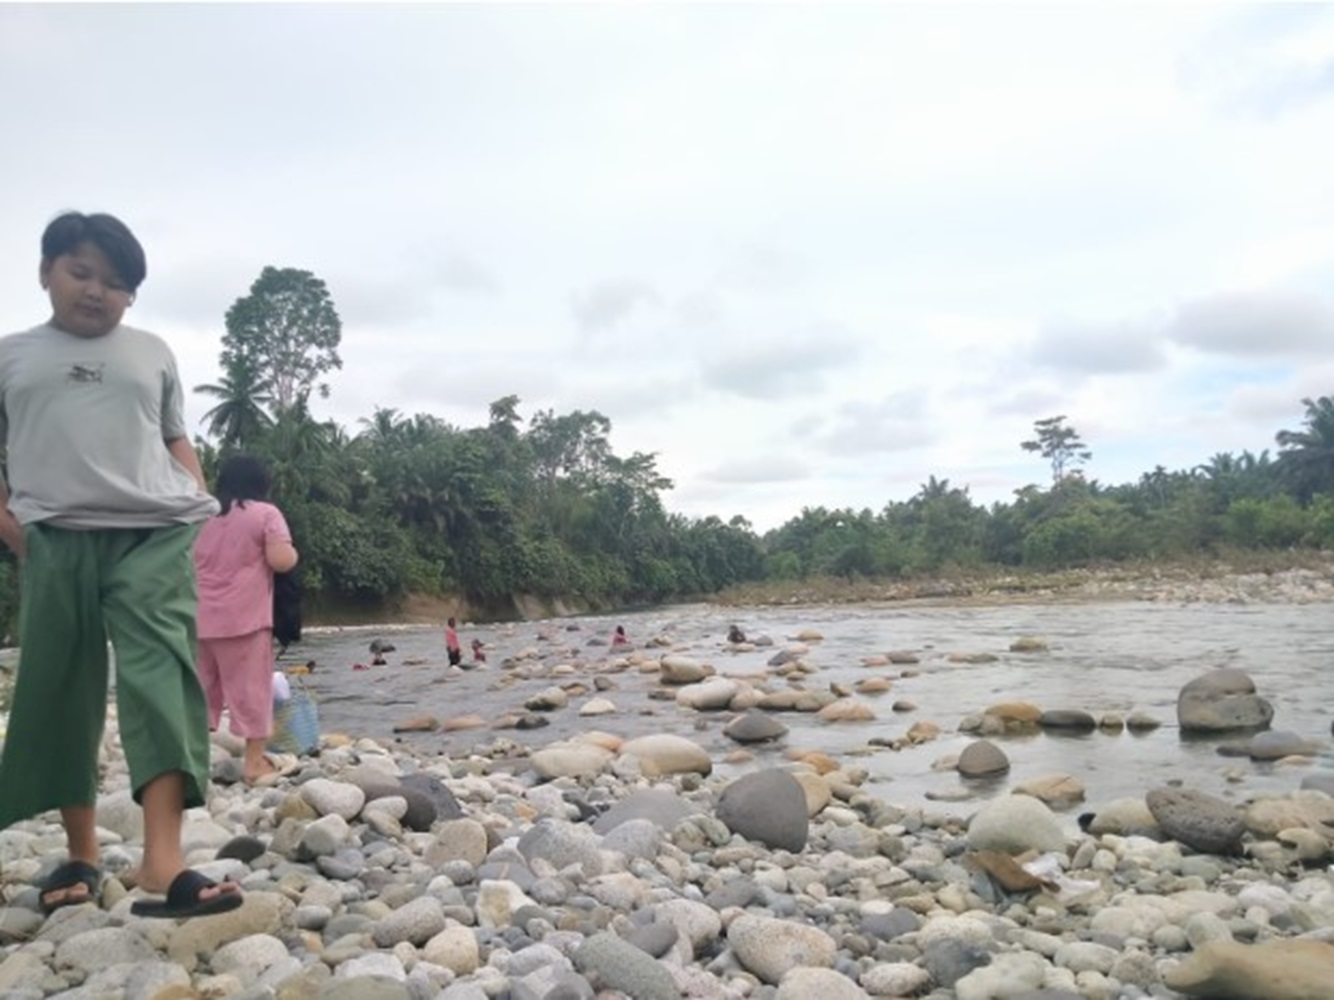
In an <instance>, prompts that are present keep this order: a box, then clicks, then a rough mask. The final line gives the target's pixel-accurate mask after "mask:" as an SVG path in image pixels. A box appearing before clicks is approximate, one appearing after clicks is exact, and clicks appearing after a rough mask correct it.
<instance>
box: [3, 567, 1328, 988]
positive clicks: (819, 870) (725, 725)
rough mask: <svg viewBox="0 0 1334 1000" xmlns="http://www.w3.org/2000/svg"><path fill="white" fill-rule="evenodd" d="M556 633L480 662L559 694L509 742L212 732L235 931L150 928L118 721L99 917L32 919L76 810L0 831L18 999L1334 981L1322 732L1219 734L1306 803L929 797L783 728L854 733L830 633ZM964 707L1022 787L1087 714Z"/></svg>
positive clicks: (1240, 691) (205, 925)
mask: <svg viewBox="0 0 1334 1000" xmlns="http://www.w3.org/2000/svg"><path fill="white" fill-rule="evenodd" d="M1282 584H1283V581H1278V582H1277V583H1276V586H1281V585H1282ZM794 616H796V617H799V612H795V613H794ZM544 628H545V629H546V632H547V634H548V635H550V637H551V638H552V639H553V641H554V639H555V638H556V636H554V634H553V633H554V632H555V631H556V630H557V629H558V627H557V626H538V625H534V626H533V630H534V632H535V633H536V634H537V635H538V636H539V641H538V644H537V645H538V655H537V656H535V657H530V656H525V657H506V658H504V659H500V658H497V659H496V661H495V662H492V663H491V664H489V665H488V666H487V668H486V669H487V670H489V671H490V672H491V675H492V676H493V677H494V678H497V679H503V678H504V677H505V676H506V675H507V674H513V673H515V672H516V671H518V672H523V671H527V672H529V673H530V674H536V675H538V676H539V678H540V680H541V681H542V685H543V686H542V689H541V691H539V692H538V694H540V695H542V698H537V696H536V695H527V696H525V699H524V700H523V702H522V703H521V704H520V705H517V706H516V712H515V713H514V718H513V719H510V720H507V723H508V724H507V725H505V726H504V727H502V728H497V727H496V725H495V723H497V721H498V720H497V719H494V718H492V719H484V720H482V723H481V724H478V723H476V722H475V721H472V722H468V723H467V724H466V725H467V726H468V727H469V729H468V734H469V738H468V739H467V740H452V741H450V742H448V743H447V744H436V745H434V746H433V747H431V748H429V749H428V748H427V746H426V745H425V744H423V743H420V742H417V741H413V740H404V741H400V740H396V739H393V738H387V737H383V736H382V737H380V738H370V737H368V736H366V735H365V734H364V733H357V732H350V731H333V730H328V731H326V732H324V734H323V739H322V745H321V747H320V748H319V750H318V752H317V753H315V754H311V755H307V756H304V757H302V758H301V759H300V760H299V761H297V762H295V763H294V765H293V766H292V767H291V768H290V773H288V774H286V775H284V776H283V777H281V778H279V779H278V780H277V781H276V782H275V783H273V784H272V785H270V786H266V787H249V786H247V785H245V784H244V783H242V782H240V781H239V778H240V765H239V758H238V754H239V750H240V747H239V746H238V745H237V744H236V742H235V741H234V740H233V739H231V738H230V737H228V736H227V735H226V734H225V733H220V734H217V735H216V736H215V740H214V748H213V754H214V759H213V771H214V783H213V786H212V789H211V795H210V800H209V803H208V805H207V807H205V808H201V809H197V810H193V811H192V812H191V813H190V814H189V815H188V817H187V824H186V830H185V842H186V845H187V850H188V856H189V860H190V862H191V863H192V864H193V865H194V866H195V867H197V868H198V869H199V870H201V871H203V872H204V873H206V874H208V875H210V876H212V877H213V878H218V879H221V878H231V879H234V880H236V881H238V882H239V883H241V885H242V886H243V888H244V890H245V903H244V905H243V906H242V907H241V908H240V909H238V910H235V911H233V912H231V913H227V914H223V915H219V916H213V917H207V918H199V919H194V920H186V921H180V922H175V921H167V920H161V919H151V918H140V917H136V916H133V915H131V913H130V905H131V903H132V902H133V900H134V899H136V898H139V896H140V892H139V890H138V889H137V888H136V887H135V884H134V870H135V867H136V865H137V863H138V859H139V854H140V850H141V844H142V823H141V819H140V814H139V810H138V808H137V806H135V805H134V804H133V802H132V801H131V799H130V794H129V790H128V775H127V773H126V769H125V766H124V761H123V759H122V757H121V756H120V752H119V746H118V741H117V736H116V728H115V724H114V722H115V720H114V713H113V716H112V719H111V720H110V724H109V727H108V734H107V737H106V742H105V747H104V754H103V763H104V776H103V789H104V792H103V795H102V799H101V801H100V802H99V827H100V838H101V842H102V847H103V870H104V873H105V881H104V884H103V887H102V891H101V896H100V899H99V901H98V902H97V903H96V904H92V903H89V904H83V905H79V906H71V907H66V908H64V909H61V910H57V911H56V912H54V913H53V914H51V915H50V916H49V917H43V915H42V914H41V912H40V908H39V906H38V893H37V890H36V889H35V888H34V883H36V882H38V881H39V880H40V879H41V878H42V877H43V875H44V874H45V873H47V872H49V871H50V870H51V869H52V868H54V867H55V865H56V864H58V863H59V862H60V861H61V860H63V857H64V854H63V850H64V842H63V835H62V833H61V830H60V827H59V824H58V823H57V822H55V817H54V815H48V816H44V817H40V818H38V819H36V820H32V821H28V822H24V823H20V824H17V825H15V826H13V827H11V828H9V829H7V830H4V831H0V997H5V998H14V1000H40V998H46V997H61V998H66V1000H104V998H105V1000H186V998H222V997H240V998H254V1000H261V998H282V1000H306V998H310V1000H315V998H326V997H327V998H343V1000H363V998H364V1000H380V998H383V1000H406V998H411V1000H483V998H490V1000H576V998H584V1000H587V998H598V1000H618V998H631V1000H674V998H685V997H691V998H717V1000H732V998H742V997H752V998H759V1000H810V998H820V1000H843V998H864V997H886V998H895V997H901V998H909V997H918V998H921V997H926V998H932V1000H947V998H958V1000H1075V998H1088V1000H1114V998H1126V1000H1133V998H1143V997H1162V998H1174V997H1188V996H1195V997H1209V998H1214V1000H1330V998H1331V997H1334V871H1332V869H1331V865H1332V864H1334V848H1332V847H1331V842H1332V841H1334V799H1332V798H1331V797H1330V794H1329V792H1330V791H1332V790H1334V787H1331V786H1332V785H1334V768H1331V767H1330V766H1329V758H1328V741H1327V740H1319V739H1316V738H1314V735H1313V734H1311V733H1297V734H1293V733H1287V732H1284V731H1283V730H1282V726H1281V723H1282V721H1283V720H1282V718H1281V717H1280V718H1278V719H1275V720H1273V722H1272V725H1266V726H1263V727H1251V728H1248V730H1247V733H1246V735H1245V738H1244V739H1242V738H1240V737H1235V738H1234V737H1233V736H1232V735H1231V734H1229V736H1228V737H1227V739H1226V740H1224V738H1223V737H1221V736H1220V737H1219V742H1220V743H1223V742H1227V743H1228V745H1229V746H1232V747H1234V749H1235V752H1236V753H1238V754H1240V755H1246V754H1249V755H1251V757H1252V759H1259V758H1263V759H1265V760H1267V761H1273V762H1275V764H1276V766H1279V767H1290V768H1291V769H1292V770H1291V774H1292V775H1293V777H1292V780H1291V781H1290V782H1289V783H1288V786H1289V790H1286V791H1281V792H1280V791H1275V790H1274V789H1273V787H1272V784H1271V785H1270V786H1267V787H1265V788H1264V789H1262V790H1251V789H1248V788H1247V785H1246V781H1245V779H1244V776H1243V777H1242V778H1241V779H1239V780H1238V782H1237V783H1236V787H1235V793H1234V794H1231V795H1229V796H1228V797H1226V798H1224V797H1221V796H1219V795H1217V794H1214V793H1213V790H1208V791H1206V790H1202V789H1201V788H1200V787H1196V786H1195V785H1194V784H1193V783H1192V781H1191V780H1190V777H1189V773H1188V772H1187V773H1186V774H1185V775H1184V776H1183V777H1179V778H1177V779H1174V780H1171V781H1166V782H1164V783H1163V784H1162V785H1161V786H1156V787H1146V788H1144V789H1143V790H1142V793H1139V794H1134V795H1123V796H1119V797H1117V798H1114V799H1097V798H1089V799H1087V800H1086V799H1085V798H1084V797H1083V795H1082V791H1081V792H1080V793H1078V794H1076V791H1075V789H1074V787H1073V786H1072V785H1071V784H1070V783H1068V782H1064V781H1061V780H1055V779H1057V778H1063V779H1069V780H1070V781H1071V782H1073V783H1074V785H1078V784H1079V777H1080V776H1079V775H1078V774H1069V775H1055V776H1052V778H1053V780H1051V781H1049V782H1047V783H1045V784H1042V783H1039V784H1029V787H1026V788H1022V789H1021V788H1017V787H1014V788H1011V787H1006V788H1005V790H1004V793H1003V794H993V795H990V796H989V797H986V798H985V799H982V800H976V801H966V802H948V801H941V802H936V803H931V802H926V803H921V802H913V803H911V804H909V803H905V802H896V801H895V795H894V787H893V785H892V784H888V785H881V784H877V783H875V782H873V781H869V780H868V777H869V771H868V769H867V767H866V766H865V762H864V761H863V760H862V759H860V758H859V757H858V756H857V755H855V754H846V753H837V752H827V751H826V750H825V749H822V748H819V747H815V746H799V745H795V744H791V741H786V740H784V724H783V722H782V720H783V718H785V717H786V715H785V713H786V712H787V711H790V709H784V708H783V707H782V706H780V705H777V704H775V703H774V701H773V699H772V698H771V697H770V696H772V695H775V694H782V692H784V691H791V690H796V689H798V688H803V689H805V690H806V691H807V692H815V691H818V692H819V697H818V699H817V700H819V701H820V702H821V704H820V706H819V707H818V708H815V709H814V710H815V711H828V710H830V708H831V706H837V707H836V708H834V709H833V711H832V712H831V713H830V714H831V715H832V716H833V717H832V718H830V719H829V724H830V725H832V726H839V725H842V724H844V723H845V722H846V723H847V724H856V718H857V715H858V712H859V709H858V708H857V706H858V705H861V704H863V703H864V702H865V701H866V700H868V699H869V698H870V697H871V695H872V692H859V691H856V690H846V691H834V690H829V686H828V685H818V684H816V683H814V675H815V673H816V671H814V670H811V669H808V668H807V667H806V664H807V662H808V661H811V660H815V659H818V656H817V655H816V654H814V653H812V652H811V650H818V649H819V643H820V636H819V635H818V633H817V632H814V631H811V630H807V631H806V634H805V635H804V637H803V636H802V635H801V631H800V630H797V631H796V632H795V633H794V635H793V636H790V637H788V636H780V637H778V638H777V641H775V642H774V643H773V648H772V649H767V648H764V647H761V649H762V650H763V653H764V655H765V659H763V660H762V661H761V662H763V663H764V664H766V667H765V670H764V671H763V672H762V674H763V675H761V674H760V673H759V672H756V671H753V670H752V671H749V673H748V676H746V677H744V678H738V677H735V676H729V675H728V672H727V670H726V669H714V668H713V666H712V664H711V662H710V661H711V660H715V659H717V657H715V656H711V655H708V653H709V651H706V650H701V649H699V648H694V647H692V646H691V645H690V644H688V643H684V644H683V643H680V642H677V641H674V640H673V638H672V637H671V636H669V635H657V636H652V637H647V638H646V639H645V640H644V641H643V643H642V645H641V646H640V647H639V648H637V649H635V650H634V651H632V652H631V653H620V654H617V655H613V654H612V651H610V650H599V651H596V652H597V654H598V655H593V654H592V653H586V655H585V656H584V657H583V658H581V659H580V660H579V661H578V662H576V663H573V664H571V663H570V662H569V661H568V658H564V659H561V661H560V662H559V663H557V662H556V659H555V658H552V657H546V658H545V659H544V656H543V654H542V645H541V642H540V636H541V635H542V634H543V629H544ZM1031 641H1033V642H1040V641H1041V640H1040V639H1038V638H1036V637H1034V638H1033V639H1032V640H1031ZM803 650H804V652H803ZM784 653H786V654H788V655H787V656H786V657H784V656H782V655H781V654H784ZM896 666H897V669H898V670H899V671H900V672H901V671H902V670H903V669H905V668H904V667H903V666H902V665H895V664H892V663H889V662H888V658H887V662H886V664H885V665H884V669H885V670H890V669H893V668H895V667H896ZM906 669H909V670H910V669H911V667H908V668H906ZM880 670H881V668H880V666H879V665H877V664H872V665H871V666H870V667H868V675H867V679H868V680H870V679H871V678H872V677H873V676H874V675H876V673H877V672H878V671H880ZM629 675H633V676H635V677H637V678H640V679H646V680H647V682H648V689H647V698H646V704H648V705H652V706H660V705H662V704H668V705H671V706H672V708H673V711H674V712H680V713H685V714H686V715H687V716H689V715H690V714H692V713H697V714H698V715H699V716H700V717H701V719H704V718H707V719H708V720H711V721H710V723H709V724H710V725H715V726H716V727H717V728H720V729H725V730H730V733H729V739H728V742H727V747H730V749H728V748H727V747H722V748H720V747H719V746H718V745H717V744H715V743H713V742H708V741H703V740H699V739H694V738H692V734H691V733H690V732H689V731H688V730H687V731H685V732H682V731H679V730H674V731H670V732H669V731H653V729H654V728H655V727H653V726H651V725H650V726H649V727H648V730H649V731H645V727H644V726H642V725H641V726H637V727H633V731H629V727H625V726H620V725H617V723H616V719H615V717H614V716H613V717H608V716H604V715H603V714H602V713H601V712H600V711H599V710H598V709H597V705H596V703H597V701H598V699H599V698H603V699H604V700H609V699H610V697H614V696H616V686H615V685H614V684H613V683H612V682H614V681H615V680H616V679H617V678H624V677H626V676H629ZM1238 675H1240V676H1238ZM794 680H795V681H801V682H804V683H802V684H794V683H793V682H794ZM1207 680H1208V681H1209V683H1208V684H1206V685H1205V687H1204V688H1201V689H1200V691H1199V692H1198V694H1199V695H1200V697H1199V699H1197V702H1198V704H1196V705H1195V707H1194V708H1193V709H1192V711H1195V712H1197V713H1198V717H1199V718H1200V719H1201V720H1204V723H1208V721H1209V719H1211V718H1212V717H1213V716H1212V715H1210V714H1209V713H1215V714H1217V713H1219V712H1221V713H1222V714H1223V715H1225V716H1227V715H1228V713H1233V712H1237V711H1263V710H1264V700H1263V699H1262V698H1261V697H1260V694H1263V691H1261V692H1260V693H1259V694H1257V693H1256V692H1255V691H1254V689H1253V688H1252V689H1250V690H1248V689H1247V682H1248V678H1246V677H1245V675H1244V673H1243V672H1242V671H1239V670H1223V671H1217V672H1215V673H1214V674H1212V675H1211V676H1210V677H1209V678H1207ZM621 697H623V695H622V696H621ZM783 697H790V696H789V695H783ZM535 698H536V700H534V699H535ZM543 699H545V700H543ZM766 699H769V700H768V701H766ZM1193 704H1195V703H1193ZM590 705H594V710H592V711H589V710H588V707H589V706H590ZM1239 706H1240V707H1239ZM810 707H811V706H808V708H810ZM970 708H972V706H960V709H959V712H958V715H957V717H953V718H948V719H946V718H936V719H935V720H933V722H932V723H930V725H932V726H935V727H936V728H937V729H938V730H939V729H944V730H947V731H948V732H949V733H950V734H953V735H956V736H958V735H959V734H962V736H960V737H959V738H964V737H966V746H965V749H964V751H963V753H961V754H951V755H949V757H950V759H949V760H947V761H943V762H942V766H944V767H948V768H951V769H954V770H956V771H959V772H963V771H966V770H968V769H970V768H972V769H976V774H977V775H978V776H982V777H985V776H986V775H987V774H988V773H1001V774H1003V773H1004V770H1005V768H1006V767H1007V761H1006V760H1005V758H1006V747H1007V739H1008V738H1009V736H1010V735H1011V734H1013V733H1015V732H1019V731H1021V730H1022V729H1023V727H1037V728H1041V727H1043V726H1045V725H1070V724H1074V723H1075V721H1076V720H1072V719H1071V718H1069V717H1065V716H1061V717H1055V716H1052V714H1051V713H1050V712H1046V711H1044V709H1043V708H1042V706H1034V705H1031V704H1029V703H1027V702H1025V701H1024V700H1023V698H1022V692H1020V691H1016V692H1014V693H1013V696H1012V697H1006V698H996V699H993V700H992V703H991V704H989V705H987V706H986V707H985V709H984V710H983V709H982V706H980V705H979V706H978V708H979V711H976V712H973V711H969V709H970ZM553 712H566V713H569V714H570V715H574V716H575V717H577V718H578V719H580V723H579V724H578V725H577V726H573V727H570V726H566V727H565V728H564V729H561V730H560V731H559V732H557V733H554V734H552V735H550V736H548V735H547V731H548V730H547V729H546V728H545V727H540V726H536V724H534V726H535V728H532V729H528V728H524V727H521V726H519V725H518V724H517V723H518V720H520V719H522V718H525V717H535V716H540V715H542V714H544V713H553ZM1044 715H1047V716H1048V718H1045V719H1044ZM1228 717H1229V718H1231V717H1232V716H1228ZM461 718H466V716H464V715H460V716H458V717H457V718H455V719H452V720H440V719H434V718H418V719H416V720H415V722H417V723H418V724H420V725H421V726H423V727H439V726H443V725H445V724H451V725H455V726H459V725H461V724H460V723H459V721H458V720H459V719H461ZM650 720H651V717H650ZM403 721H404V723H412V722H414V720H413V719H411V718H407V717H405V718H404V720H403ZM1091 721H1092V724H1093V725H1094V726H1099V727H1100V726H1105V725H1111V724H1112V723H1111V722H1110V721H1109V720H1107V719H1106V718H1103V717H1098V718H1093V719H1092V720H1091ZM1131 721H1132V720H1130V719H1128V718H1123V719H1121V720H1120V722H1121V724H1122V725H1124V724H1126V723H1127V722H1131ZM1163 721H1164V720H1162V719H1157V720H1144V724H1145V725H1148V724H1149V723H1150V722H1153V723H1155V724H1159V723H1161V722H1163ZM1170 721H1171V722H1175V721H1176V720H1170ZM1242 721H1246V722H1250V721H1253V720H1242ZM1077 722H1078V724H1079V725H1081V726H1082V725H1084V724H1085V722H1084V720H1083V719H1080V720H1077ZM456 731H458V730H456ZM924 732H925V733H926V734H925V735H923V737H922V738H923V739H925V740H930V739H932V738H934V734H930V733H929V732H926V731H924ZM1257 732H1258V735H1255V733H1257ZM1323 735H1324V736H1325V737H1328V735H1329V733H1328V731H1326V732H1325V733H1324V734H1323ZM790 744H791V745H790ZM442 747H443V749H442ZM997 755H999V756H997ZM995 769H999V770H998V771H997V770H995ZM1015 784H1022V783H1015Z"/></svg>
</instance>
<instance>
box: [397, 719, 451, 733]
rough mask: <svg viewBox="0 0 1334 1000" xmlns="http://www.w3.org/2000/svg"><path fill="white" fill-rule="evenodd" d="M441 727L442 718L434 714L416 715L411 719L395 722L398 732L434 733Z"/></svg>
mask: <svg viewBox="0 0 1334 1000" xmlns="http://www.w3.org/2000/svg"><path fill="white" fill-rule="evenodd" d="M439 728H440V720H439V719H437V718H436V717H435V716H434V715H415V716H413V717H412V718H411V719H404V720H403V721H402V722H396V723H394V732H396V733H433V732H435V731H436V730H437V729H439Z"/></svg>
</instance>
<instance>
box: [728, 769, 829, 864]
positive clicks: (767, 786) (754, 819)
mask: <svg viewBox="0 0 1334 1000" xmlns="http://www.w3.org/2000/svg"><path fill="white" fill-rule="evenodd" d="M717 817H718V819H719V820H721V821H722V822H723V824H725V825H726V827H727V828H728V829H729V830H731V831H732V832H733V833H739V834H741V836H743V837H745V838H746V839H747V840H756V841H759V842H760V843H762V844H765V845H766V846H768V847H773V848H779V849H781V850H785V851H792V852H793V853H796V852H798V851H801V850H803V849H804V848H805V847H806V838H807V836H808V835H809V834H810V818H809V816H808V815H807V804H806V793H805V791H804V790H803V789H802V787H801V784H800V783H799V782H798V781H797V779H796V778H794V777H792V775H791V774H789V773H788V772H787V771H781V770H778V769H777V768H768V769H766V770H763V771H755V772H752V773H751V774H746V775H743V776H742V777H740V778H738V779H737V780H736V781H734V782H732V783H731V784H730V785H728V786H727V787H726V788H724V789H723V793H722V795H720V796H719V797H718V808H717Z"/></svg>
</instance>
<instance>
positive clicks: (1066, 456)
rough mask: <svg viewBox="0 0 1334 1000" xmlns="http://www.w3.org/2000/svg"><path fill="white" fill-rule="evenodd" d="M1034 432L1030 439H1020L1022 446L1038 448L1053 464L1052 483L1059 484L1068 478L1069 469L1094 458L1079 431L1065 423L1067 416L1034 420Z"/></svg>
mask: <svg viewBox="0 0 1334 1000" xmlns="http://www.w3.org/2000/svg"><path fill="white" fill-rule="evenodd" d="M1033 432H1034V434H1035V435H1036V436H1035V437H1034V438H1033V439H1031V440H1029V441H1021V442H1019V447H1020V448H1023V449H1024V451H1036V452H1037V453H1038V454H1040V455H1041V456H1042V457H1043V458H1045V459H1046V460H1047V461H1048V462H1050V463H1051V483H1052V485H1053V486H1058V485H1059V484H1060V482H1061V480H1062V479H1064V478H1065V477H1066V470H1067V469H1068V468H1071V467H1072V466H1075V465H1080V464H1082V463H1084V462H1087V461H1088V460H1089V459H1090V458H1092V457H1093V452H1091V451H1089V450H1088V448H1087V447H1085V445H1084V442H1083V441H1082V440H1081V439H1080V437H1079V432H1078V431H1077V430H1075V429H1074V428H1073V427H1067V426H1066V424H1065V416H1064V415H1061V416H1057V417H1046V418H1044V419H1042V420H1035V421H1034V422H1033Z"/></svg>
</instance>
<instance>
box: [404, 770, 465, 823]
mask: <svg viewBox="0 0 1334 1000" xmlns="http://www.w3.org/2000/svg"><path fill="white" fill-rule="evenodd" d="M398 783H399V785H400V787H402V788H406V789H407V790H408V791H409V792H417V793H419V794H420V795H422V796H424V797H425V798H426V799H427V800H428V801H429V802H430V803H431V804H432V805H434V806H435V819H459V818H460V817H462V816H463V807H462V806H461V805H459V800H458V799H456V798H455V797H454V793H453V792H451V791H450V790H449V788H448V787H447V786H446V785H445V783H444V782H443V781H441V780H440V779H439V778H437V777H436V776H435V775H434V774H425V773H418V774H405V775H403V777H401V778H399V779H398ZM408 814H409V816H411V814H412V799H411V798H409V799H408ZM404 822H405V824H406V822H407V821H406V817H405V820H404ZM428 828H429V827H428ZM410 829H414V830H415V829H417V828H416V827H415V826H410Z"/></svg>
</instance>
